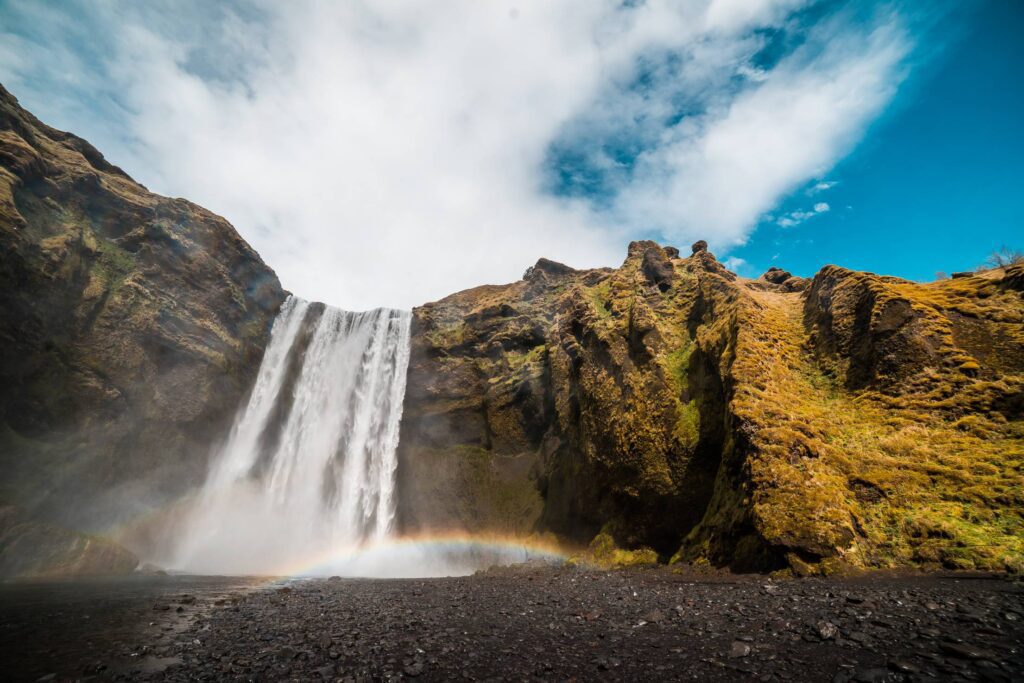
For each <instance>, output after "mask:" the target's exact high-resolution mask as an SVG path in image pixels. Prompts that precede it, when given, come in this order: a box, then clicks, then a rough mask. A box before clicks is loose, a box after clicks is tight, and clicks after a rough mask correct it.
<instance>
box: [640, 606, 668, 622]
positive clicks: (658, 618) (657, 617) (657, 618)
mask: <svg viewBox="0 0 1024 683" xmlns="http://www.w3.org/2000/svg"><path fill="white" fill-rule="evenodd" d="M643 620H644V621H646V622H649V623H651V624H657V623H659V622H662V621H665V613H664V612H662V611H661V610H660V609H656V610H653V611H651V612H648V613H647V614H645V615H644V616H643Z"/></svg>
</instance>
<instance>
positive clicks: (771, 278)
mask: <svg viewBox="0 0 1024 683" xmlns="http://www.w3.org/2000/svg"><path fill="white" fill-rule="evenodd" d="M791 277H793V274H792V273H790V272H789V271H786V270H783V269H782V268H776V267H775V266H772V267H771V268H769V269H768V270H766V271H765V273H764V275H762V276H761V279H762V280H764V281H765V282H771V283H772V284H775V285H781V284H782V283H783V282H785V281H786V280H788V279H789V278H791Z"/></svg>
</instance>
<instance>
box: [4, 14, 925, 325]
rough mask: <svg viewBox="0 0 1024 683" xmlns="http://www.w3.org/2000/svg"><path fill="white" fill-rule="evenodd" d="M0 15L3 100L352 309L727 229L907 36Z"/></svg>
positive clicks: (661, 24)
mask: <svg viewBox="0 0 1024 683" xmlns="http://www.w3.org/2000/svg"><path fill="white" fill-rule="evenodd" d="M0 16H2V17H3V19H4V21H3V22H0V24H2V25H3V26H4V27H5V28H4V29H2V30H3V35H0V46H2V47H0V80H3V82H4V83H5V84H6V85H7V86H8V88H9V89H11V90H12V92H14V94H15V95H17V96H19V97H20V98H21V99H22V101H23V103H24V104H25V105H26V106H27V107H29V108H30V109H32V110H34V111H35V113H37V114H38V115H39V116H40V117H42V118H44V120H47V121H48V122H49V123H52V124H55V125H58V126H60V127H63V128H67V129H71V130H73V131H75V132H76V133H79V134H81V135H83V136H84V137H87V138H89V139H90V140H91V141H93V142H94V143H96V144H97V145H98V146H99V147H100V148H101V149H102V150H103V151H104V153H105V154H106V155H107V156H108V158H110V159H111V160H112V161H113V162H115V163H118V164H119V165H121V166H123V167H124V168H125V169H126V170H128V171H129V172H130V173H132V174H133V175H134V176H135V177H136V178H138V179H139V180H140V181H141V182H143V183H145V184H146V185H147V186H149V187H150V188H151V189H153V190H155V191H158V192H161V193H163V194H170V195H177V196H184V197H188V198H189V199H191V200H193V201H196V202H197V203H200V204H202V205H204V206H207V207H208V208H210V209H211V210H214V211H216V212H218V213H220V214H222V215H224V216H225V217H227V218H228V219H229V220H230V221H231V222H232V223H233V224H234V225H235V226H236V227H237V228H238V230H239V231H240V232H241V234H242V235H243V236H244V237H245V238H246V239H247V240H248V241H249V242H250V243H251V244H252V245H253V246H254V247H255V248H256V249H257V250H258V251H259V252H260V253H261V255H262V256H263V257H264V259H265V260H267V261H268V262H269V263H270V264H271V265H272V266H273V267H274V268H275V270H277V272H278V274H279V275H280V277H281V279H282V282H283V283H284V285H285V286H286V287H287V288H289V289H291V290H292V291H294V292H296V293H297V294H300V295H302V296H305V297H307V298H315V299H320V300H323V301H326V302H328V303H332V304H336V305H340V306H343V307H346V308H352V309H360V308H367V307H373V306H380V305H387V306H398V307H409V306H412V305H415V304H419V303H422V302H424V301H428V300H431V299H435V298H438V297H440V296H443V295H445V294H447V293H450V292H453V291H456V290H458V289H462V288H465V287H469V286H474V285H477V284H480V283H484V282H507V281H511V280H515V279H517V278H518V277H520V275H521V274H522V272H523V270H524V269H525V268H526V267H527V266H529V265H531V264H532V263H533V262H534V261H535V260H536V259H537V258H538V257H539V256H546V257H549V258H553V259H557V260H560V261H564V262H567V263H569V264H571V265H574V266H578V267H584V266H596V265H614V264H617V263H618V262H619V261H621V259H622V257H623V256H624V254H625V241H626V240H628V239H634V238H637V237H654V238H657V239H661V240H664V241H666V242H669V243H680V244H684V246H685V244H686V243H688V242H690V241H692V240H694V239H697V238H704V239H707V240H708V241H709V242H711V244H712V246H713V247H719V248H728V247H729V246H733V245H737V244H741V243H742V242H743V241H744V239H745V238H746V237H747V235H748V234H749V233H750V231H751V230H752V229H753V227H754V226H755V225H756V223H757V222H758V220H759V218H760V217H761V216H763V215H764V214H765V213H766V212H768V211H771V210H772V209H773V208H775V207H776V205H777V204H778V203H779V202H780V200H781V199H782V198H783V197H785V196H786V195H787V194H788V193H791V192H793V191H794V190H797V189H799V188H801V187H803V186H804V185H805V184H806V183H808V182H809V181H813V180H814V179H817V178H822V177H824V175H825V174H826V173H827V171H828V170H829V169H830V168H831V167H832V166H833V165H834V164H835V163H836V162H837V161H838V160H839V159H840V158H841V157H842V156H843V155H844V154H846V153H847V152H848V151H849V150H850V149H851V148H852V147H853V145H854V144H855V143H856V142H857V140H858V139H859V137H860V136H861V135H862V134H863V132H864V130H865V128H866V127H867V126H868V125H869V123H870V122H871V121H872V120H873V119H874V118H875V117H876V116H877V115H878V114H879V113H880V112H881V111H882V110H883V109H884V107H885V105H886V104H887V103H888V102H889V101H890V100H891V99H892V97H893V95H894V93H895V91H896V88H897V87H898V85H899V83H900V81H901V79H902V78H903V77H904V70H905V63H906V58H907V56H908V54H909V53H910V50H911V48H912V44H911V43H912V41H911V38H910V36H909V35H908V32H907V31H906V29H905V28H904V23H905V22H904V19H903V17H901V16H900V14H899V12H898V11H897V10H896V9H893V8H891V7H879V8H874V9H872V10H871V11H864V10H859V11H857V12H853V11H852V10H848V9H844V8H843V6H842V5H840V6H839V9H827V8H826V9H822V8H821V7H819V6H818V4H817V3H811V2H800V1H799V0H756V1H754V0H677V1H671V0H662V1H658V0H650V1H648V2H628V3H621V2H611V1H607V0H605V1H595V0H565V1H563V2H541V1H537V2H515V3H510V2H497V1H495V2H478V1H475V0H461V1H458V0H450V1H448V2H443V3H416V2H405V1H398V0H380V1H374V2H360V3H355V2H353V3H333V2H313V1H310V2H289V3H278V2H270V1H269V0H267V1H263V0H252V1H246V2H241V1H240V2H235V3H231V4H227V5H218V6H216V7H212V6H210V5H208V4H204V3H199V2H196V3H193V4H188V3H185V4H182V3H171V2H167V3H159V2H157V3H147V4H145V5H144V6H143V5H141V4H136V3H130V2H118V1H115V0H107V1H105V2H81V3H77V4H76V3H72V2H68V3H61V4H59V5H57V6H55V7H47V6H44V5H40V4H38V3H34V2H29V1H24V2H20V1H14V2H6V3H4V4H2V5H0ZM819 206H820V204H819ZM824 206H827V205H824ZM825 210H827V209H825ZM814 211H818V212H820V210H819V209H818V208H817V207H815V208H814Z"/></svg>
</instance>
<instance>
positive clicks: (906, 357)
mask: <svg viewBox="0 0 1024 683" xmlns="http://www.w3.org/2000/svg"><path fill="white" fill-rule="evenodd" d="M692 252H693V253H692V255H691V256H690V257H689V258H686V259H680V258H678V255H677V254H675V253H669V252H666V251H665V250H664V249H662V248H661V247H659V246H658V245H657V244H655V243H653V242H634V243H633V244H631V245H630V248H629V253H628V256H627V258H626V260H625V262H624V263H623V264H622V266H621V267H619V268H618V269H614V270H611V269H601V270H588V271H574V270H571V269H560V270H559V271H558V272H557V273H549V272H546V271H545V269H543V268H540V267H539V266H540V264H538V266H537V267H534V268H533V269H531V271H528V273H527V279H525V280H523V281H520V282H517V283H512V284H509V285H503V286H487V287H480V288H477V289H473V290H468V291H465V292H460V293H458V294H455V295H452V296H450V297H448V298H446V299H443V300H441V301H439V302H436V303H432V304H427V305H426V306H423V307H421V308H418V309H416V310H415V311H414V322H413V349H412V361H411V365H410V370H409V389H408V393H407V396H406V405H405V417H404V420H403V425H402V438H401V443H400V447H399V457H400V467H399V490H400V495H399V501H400V505H401V510H400V516H401V523H402V525H403V527H404V528H405V529H406V530H408V531H424V530H438V529H445V530H450V529H452V528H457V529H468V530H470V531H487V532H492V533H516V534H523V533H535V532H551V533H555V534H557V535H558V536H561V537H563V538H565V539H568V540H570V541H572V542H576V543H579V544H590V543H591V541H592V540H593V542H594V543H598V542H600V544H601V545H602V547H603V546H605V545H607V544H608V542H609V538H610V539H613V540H614V543H615V544H617V545H618V546H620V547H623V548H645V547H647V548H652V549H653V550H654V551H655V552H656V553H657V554H658V555H660V556H661V558H662V559H663V560H670V559H675V560H686V561H690V562H697V563H699V562H710V563H712V564H715V565H725V566H731V567H733V568H736V569H772V568H780V567H789V568H790V569H792V570H793V571H796V572H801V573H806V572H817V571H830V570H835V569H840V568H842V567H865V566H891V565H914V564H920V565H925V566H928V565H936V566H937V565H943V566H950V567H967V566H977V567H989V568H1007V567H1009V568H1013V567H1019V566H1021V562H1020V558H1021V553H1022V550H1024V548H1022V547H1021V543H1020V541H1019V534H1020V532H1021V531H1024V528H1022V523H1021V520H1020V519H1019V517H1018V516H1016V513H1015V512H1014V510H1019V509H1020V506H1021V503H1022V502H1024V501H1022V498H1021V494H1020V488H1019V486H1017V483H1019V482H1017V477H1018V475H1017V474H1015V472H1016V471H1017V470H1016V469H1015V468H1017V467H1019V464H1020V462H1021V458H1022V457H1024V456H1022V454H1024V449H1022V439H1021V436H1020V431H1019V429H1020V424H1021V422H1020V419H1021V415H1020V412H1019V398H1020V395H1021V392H1020V388H1021V375H1022V368H1021V366H1020V365H1019V364H1018V362H1017V360H1015V358H1016V356H1015V355H1014V354H1015V353H1016V352H1015V351H1014V350H1013V349H1011V348H1010V346H1011V345H1012V344H1013V343H1018V344H1019V340H1020V334H1021V330H1022V327H1021V322H1022V315H1024V306H1022V304H1021V297H1020V292H1019V291H1017V290H1015V289H1014V288H1013V287H1012V283H1013V282H1015V280H1014V277H1016V273H1015V272H1014V271H1012V270H1011V271H1007V272H1005V273H1001V274H998V275H997V274H989V275H987V276H985V277H983V278H982V277H979V278H974V279H968V280H957V281H946V282H944V283H934V284H931V285H919V284H914V283H909V282H905V281H901V280H896V279H893V278H879V277H877V276H873V275H869V274H866V273H853V272H851V271H843V270H842V269H837V268H834V267H829V268H826V269H824V270H823V271H822V272H821V273H819V274H818V275H817V276H816V277H815V278H814V279H813V281H806V280H802V279H801V278H793V277H792V276H791V275H790V274H788V273H785V272H784V271H781V272H779V274H774V272H773V274H770V276H769V277H765V278H762V279H760V280H757V281H748V280H743V279H740V278H737V277H736V276H735V275H734V274H733V273H730V272H729V271H728V270H726V269H725V268H724V267H723V266H722V265H721V264H720V263H718V261H717V260H716V259H715V258H714V256H713V255H712V254H711V253H710V252H708V251H707V247H706V244H703V243H702V242H698V243H697V244H695V245H694V247H693V249H692ZM792 280H797V281H799V282H800V286H794V287H787V286H786V284H787V283H789V282H790V281H792ZM805 287H806V288H807V291H806V292H804V291H801V290H803V289H804V288H805ZM940 323H941V324H940ZM979 325H981V326H983V329H982V328H981V327H978V326H979ZM939 332H941V334H939ZM936 335H938V336H936ZM986 335H987V338H990V339H992V340H993V341H992V342H991V343H992V344H995V346H994V347H990V348H988V349H987V350H986V349H983V348H982V346H983V345H984V342H983V339H984V338H986ZM1018 348H1020V346H1018ZM997 350H998V352H997ZM972 364H974V365H976V366H977V367H974V366H972ZM936 367H940V368H943V369H942V370H936V369H935V368H936ZM937 372H938V373H939V374H938V375H936V374H935V373H937ZM936 377H941V378H942V379H943V381H950V382H952V383H951V384H950V385H949V386H948V387H947V388H945V389H940V388H938V387H937V386H936V385H935V384H934V380H935V378H936ZM954 380H955V381H954ZM929 382H932V385H929ZM1015 396H1016V397H1017V398H1016V401H1017V402H1016V403H1015V399H1014V397H1015ZM1015 406H1017V407H1015ZM1007 454H1012V455H1010V456H1007ZM1015 482H1017V483H1015ZM965 511H970V512H969V513H967V512H965ZM966 514H969V515H970V517H969V518H968V517H966V516H965V515H966ZM954 519H955V520H957V521H955V522H953V521H951V520H954Z"/></svg>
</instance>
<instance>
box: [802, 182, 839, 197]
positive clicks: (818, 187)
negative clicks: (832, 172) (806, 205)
mask: <svg viewBox="0 0 1024 683" xmlns="http://www.w3.org/2000/svg"><path fill="white" fill-rule="evenodd" d="M838 184H839V183H838V181H835V180H822V181H821V182H817V183H815V184H814V185H813V186H812V187H811V189H810V190H808V191H807V194H818V193H819V192H824V191H825V190H831V189H832V188H833V187H835V186H836V185H838Z"/></svg>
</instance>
